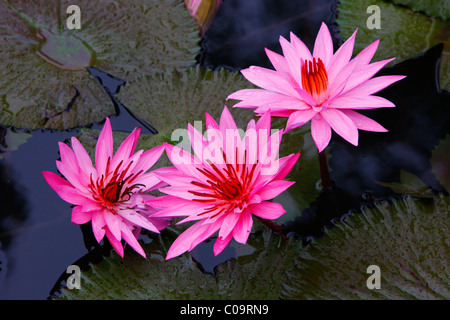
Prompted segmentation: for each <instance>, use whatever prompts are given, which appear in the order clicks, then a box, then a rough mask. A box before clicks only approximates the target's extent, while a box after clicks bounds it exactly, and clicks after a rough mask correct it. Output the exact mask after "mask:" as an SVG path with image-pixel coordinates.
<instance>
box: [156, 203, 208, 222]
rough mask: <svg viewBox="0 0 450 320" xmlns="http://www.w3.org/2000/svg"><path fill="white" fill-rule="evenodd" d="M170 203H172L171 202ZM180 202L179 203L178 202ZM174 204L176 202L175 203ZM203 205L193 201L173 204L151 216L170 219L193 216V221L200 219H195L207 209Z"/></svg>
mask: <svg viewBox="0 0 450 320" xmlns="http://www.w3.org/2000/svg"><path fill="white" fill-rule="evenodd" d="M171 202H172V201H171ZM180 202H181V201H180ZM175 203H176V202H175ZM207 206H208V205H206V206H205V204H203V203H200V202H195V201H186V200H184V201H182V202H181V203H180V204H173V205H171V206H170V207H166V208H164V209H163V210H161V211H158V212H156V213H154V214H152V217H153V218H163V217H165V218H167V217H168V218H171V217H183V216H194V217H196V219H195V220H198V219H200V218H202V217H197V215H198V214H199V213H201V212H203V210H204V209H205V208H206V207H207Z"/></svg>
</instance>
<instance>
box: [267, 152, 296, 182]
mask: <svg viewBox="0 0 450 320" xmlns="http://www.w3.org/2000/svg"><path fill="white" fill-rule="evenodd" d="M299 157H300V152H299V153H296V154H291V155H289V156H286V157H284V158H281V159H280V160H279V161H280V162H279V167H280V169H279V171H278V173H277V174H276V175H275V176H274V177H273V179H274V180H283V179H284V178H286V176H287V175H288V174H289V172H290V171H291V170H292V168H293V167H294V165H295V164H296V163H297V160H298V158H299Z"/></svg>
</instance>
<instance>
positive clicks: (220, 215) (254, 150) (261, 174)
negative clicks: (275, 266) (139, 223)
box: [148, 107, 300, 259]
mask: <svg viewBox="0 0 450 320" xmlns="http://www.w3.org/2000/svg"><path fill="white" fill-rule="evenodd" d="M270 126H271V121H270V114H269V113H267V114H265V115H263V116H262V117H261V118H260V119H259V121H258V122H257V123H255V121H254V120H251V121H250V122H249V124H248V126H247V130H246V131H245V134H244V133H243V136H241V135H239V129H238V128H237V126H236V123H235V121H234V119H233V117H232V115H231V114H230V112H229V110H228V109H227V108H226V107H225V108H224V110H223V112H222V115H221V118H220V122H219V124H218V123H217V122H216V121H215V120H214V119H213V118H212V117H211V116H210V115H209V114H208V113H206V128H207V131H206V136H204V135H202V134H201V133H200V132H199V131H198V130H197V129H195V128H194V127H193V126H191V125H188V135H189V140H190V144H191V145H192V148H193V151H194V154H192V153H191V152H189V151H188V150H184V149H181V148H179V147H178V146H173V145H169V144H167V145H166V153H167V155H168V157H169V159H170V160H171V162H172V163H173V165H174V166H173V167H166V168H162V169H158V170H157V175H158V177H159V178H160V179H161V180H162V181H164V182H166V183H167V184H168V185H169V186H168V187H164V188H161V189H160V191H161V192H163V193H165V194H166V195H164V196H161V197H157V198H154V199H151V200H149V202H148V203H149V204H151V205H152V206H155V207H158V208H161V209H162V210H161V211H159V212H157V213H155V214H154V216H156V217H180V216H187V217H186V218H185V219H183V220H181V221H180V222H179V223H185V222H188V221H195V220H199V221H197V222H196V223H195V224H193V225H192V226H190V227H189V228H188V229H187V230H186V231H184V232H183V233H182V234H181V235H180V236H179V237H178V238H177V239H176V240H175V241H174V243H173V244H172V246H171V247H170V249H169V251H168V254H167V257H166V259H170V258H173V257H175V256H178V255H180V254H182V253H184V252H185V251H190V250H192V249H193V248H195V247H196V246H197V245H198V244H199V243H201V242H203V241H204V240H206V239H208V238H209V237H211V236H213V235H214V234H215V233H216V232H217V231H218V235H217V239H216V241H215V244H214V249H213V251H214V254H215V255H217V254H219V253H220V252H221V251H222V250H223V249H224V248H225V247H226V246H227V245H228V243H229V242H230V240H231V239H232V238H234V239H235V240H236V241H237V242H240V243H246V241H247V238H248V236H249V234H250V232H251V229H252V225H253V216H256V217H259V218H262V219H276V218H278V217H280V216H281V215H282V214H284V213H285V210H284V208H283V207H282V205H281V204H279V203H276V202H271V201H269V200H271V199H273V198H274V197H276V196H277V195H279V194H280V193H282V192H283V191H285V190H286V189H287V188H289V187H290V186H291V185H292V184H293V183H294V182H292V181H285V180H283V179H284V178H285V177H286V175H287V174H288V173H289V172H290V170H291V169H292V167H293V166H294V164H295V163H296V161H297V159H298V157H299V155H300V154H291V155H288V156H286V157H283V158H278V151H279V145H280V142H281V137H282V134H283V133H282V130H280V131H277V132H275V133H271V128H270Z"/></svg>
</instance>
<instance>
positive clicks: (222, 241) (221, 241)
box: [213, 233, 233, 256]
mask: <svg viewBox="0 0 450 320" xmlns="http://www.w3.org/2000/svg"><path fill="white" fill-rule="evenodd" d="M231 238H233V234H232V233H230V234H228V236H226V237H225V238H220V237H218V238H217V239H216V242H214V247H213V251H214V255H215V256H217V255H218V254H220V253H221V252H222V251H223V249H225V247H226V246H227V245H228V244H229V243H230V240H231Z"/></svg>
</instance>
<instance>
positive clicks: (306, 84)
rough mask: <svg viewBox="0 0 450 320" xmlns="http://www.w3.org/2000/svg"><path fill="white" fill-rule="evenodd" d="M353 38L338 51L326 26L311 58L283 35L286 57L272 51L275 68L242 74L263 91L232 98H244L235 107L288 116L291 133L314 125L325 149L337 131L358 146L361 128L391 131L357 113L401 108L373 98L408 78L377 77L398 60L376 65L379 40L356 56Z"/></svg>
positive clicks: (295, 39) (293, 37)
mask: <svg viewBox="0 0 450 320" xmlns="http://www.w3.org/2000/svg"><path fill="white" fill-rule="evenodd" d="M356 33H357V30H356V31H355V32H354V33H353V35H352V36H351V37H350V38H349V39H348V40H347V41H346V42H345V43H344V44H343V45H342V46H341V47H340V48H339V49H338V50H337V51H336V52H334V53H333V41H332V38H331V35H330V32H329V30H328V27H327V26H326V24H325V23H322V25H321V27H320V30H319V33H318V35H317V37H316V40H315V43H314V50H313V52H312V54H311V52H310V51H309V49H308V48H307V47H306V45H305V44H304V43H303V42H302V41H301V40H300V39H299V38H298V37H297V36H296V35H295V34H293V33H292V32H291V33H290V41H288V40H286V39H285V38H283V37H280V45H281V48H282V51H283V55H280V54H278V53H275V52H273V51H270V50H268V49H266V54H267V56H268V58H269V60H270V62H271V63H272V65H273V66H274V68H275V70H270V69H266V68H261V67H257V66H251V67H250V68H247V69H244V70H241V72H242V74H243V75H244V77H245V78H247V80H249V81H250V82H252V83H253V84H255V85H256V86H258V87H260V88H262V89H243V90H239V91H237V92H234V93H232V94H231V95H230V96H228V99H235V100H241V101H240V102H239V103H237V104H236V105H235V107H241V108H255V112H256V113H258V114H262V113H264V112H267V111H270V112H271V114H272V116H277V117H287V118H288V121H287V124H286V131H288V130H291V129H294V128H297V127H299V126H302V125H304V124H306V123H308V122H309V121H311V134H312V137H313V139H314V142H315V144H316V146H317V148H318V150H319V152H321V151H323V149H325V147H326V146H327V145H328V143H329V141H330V139H331V133H332V130H331V129H333V130H334V131H335V132H336V133H337V134H339V135H340V136H341V137H342V138H344V139H345V140H347V141H348V142H350V143H351V144H353V145H358V129H359V130H366V131H374V132H386V131H387V130H386V129H385V128H383V127H382V126H381V125H380V124H378V123H377V122H375V121H374V120H372V119H370V118H368V117H366V116H364V115H362V114H360V113H358V112H357V111H355V110H363V109H375V108H388V107H395V105H394V104H393V103H392V102H390V101H389V100H387V99H385V98H382V97H379V96H374V95H373V94H374V93H376V92H378V91H380V90H382V89H384V88H386V87H387V86H389V85H391V84H392V83H394V82H396V81H399V80H401V79H403V78H404V76H400V75H392V76H380V77H376V78H372V77H373V76H374V75H375V74H376V73H377V72H378V71H379V70H380V69H381V68H383V67H384V66H385V65H386V64H387V63H389V62H390V61H392V60H393V59H394V58H392V59H387V60H383V61H378V62H374V63H370V61H371V59H372V57H373V55H374V54H375V51H376V50H377V47H378V43H379V40H377V41H375V42H373V43H372V44H371V45H369V46H368V47H366V48H365V49H364V50H362V51H361V52H360V53H359V54H358V55H357V56H356V57H354V58H353V59H350V58H351V57H352V52H353V45H354V43H355V36H356Z"/></svg>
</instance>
